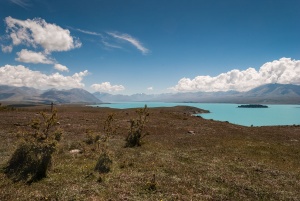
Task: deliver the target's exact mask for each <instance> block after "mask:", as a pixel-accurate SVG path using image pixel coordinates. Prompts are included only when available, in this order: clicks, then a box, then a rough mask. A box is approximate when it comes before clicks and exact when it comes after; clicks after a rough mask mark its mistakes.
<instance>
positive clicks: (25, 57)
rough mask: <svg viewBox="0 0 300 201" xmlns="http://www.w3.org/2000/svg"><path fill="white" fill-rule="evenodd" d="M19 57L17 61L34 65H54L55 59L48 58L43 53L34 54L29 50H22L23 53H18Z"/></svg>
mask: <svg viewBox="0 0 300 201" xmlns="http://www.w3.org/2000/svg"><path fill="white" fill-rule="evenodd" d="M17 55H18V57H17V58H16V60H17V61H20V62H24V63H34V64H38V63H41V64H53V63H54V61H53V59H49V58H47V56H46V55H45V54H43V53H42V52H33V51H30V50H27V49H23V50H21V52H17Z"/></svg>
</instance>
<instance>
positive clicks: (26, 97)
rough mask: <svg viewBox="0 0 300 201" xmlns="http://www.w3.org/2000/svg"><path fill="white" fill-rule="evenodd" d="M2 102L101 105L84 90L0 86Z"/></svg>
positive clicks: (0, 99)
mask: <svg viewBox="0 0 300 201" xmlns="http://www.w3.org/2000/svg"><path fill="white" fill-rule="evenodd" d="M0 101H6V102H26V103H51V102H54V103H62V104H66V103H88V104H92V103H101V101H100V100H99V99H98V98H96V97H95V96H94V95H93V94H91V93H90V92H88V91H86V90H84V89H77V88H76V89H69V90H57V89H50V90H46V91H42V90H38V89H34V88H30V87H13V86H6V85H2V86H0Z"/></svg>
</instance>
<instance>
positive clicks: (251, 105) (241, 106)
mask: <svg viewBox="0 0 300 201" xmlns="http://www.w3.org/2000/svg"><path fill="white" fill-rule="evenodd" d="M238 107H239V108H268V106H267V105H260V104H249V105H239V106H238Z"/></svg>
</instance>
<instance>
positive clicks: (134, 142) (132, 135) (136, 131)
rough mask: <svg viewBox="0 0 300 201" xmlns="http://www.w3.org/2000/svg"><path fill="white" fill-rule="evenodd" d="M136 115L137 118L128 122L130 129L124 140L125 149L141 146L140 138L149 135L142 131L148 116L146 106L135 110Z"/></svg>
mask: <svg viewBox="0 0 300 201" xmlns="http://www.w3.org/2000/svg"><path fill="white" fill-rule="evenodd" d="M136 113H137V114H138V118H137V119H131V120H130V129H129V133H128V135H127V137H126V139H125V140H126V144H125V147H135V146H141V140H142V138H144V137H145V136H146V135H148V134H149V133H147V132H145V131H144V129H145V125H146V123H147V118H148V116H149V112H148V108H147V105H145V107H144V108H141V109H137V110H136Z"/></svg>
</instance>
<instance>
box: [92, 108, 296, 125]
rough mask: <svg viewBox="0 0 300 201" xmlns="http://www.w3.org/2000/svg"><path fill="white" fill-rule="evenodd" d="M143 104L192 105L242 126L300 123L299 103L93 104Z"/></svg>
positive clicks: (210, 117)
mask: <svg viewBox="0 0 300 201" xmlns="http://www.w3.org/2000/svg"><path fill="white" fill-rule="evenodd" d="M145 105H147V106H148V107H171V106H176V105H187V106H193V107H197V108H201V109H205V110H209V111H210V113H207V114H201V115H200V116H201V117H203V118H205V119H214V120H217V121H228V122H230V123H233V124H238V125H243V126H251V125H253V126H273V125H294V124H295V125H300V105H268V106H269V108H238V107H237V106H239V105H240V104H222V103H163V102H125V103H110V104H100V105H93V106H98V107H110V108H119V109H126V108H141V107H144V106H145Z"/></svg>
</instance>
